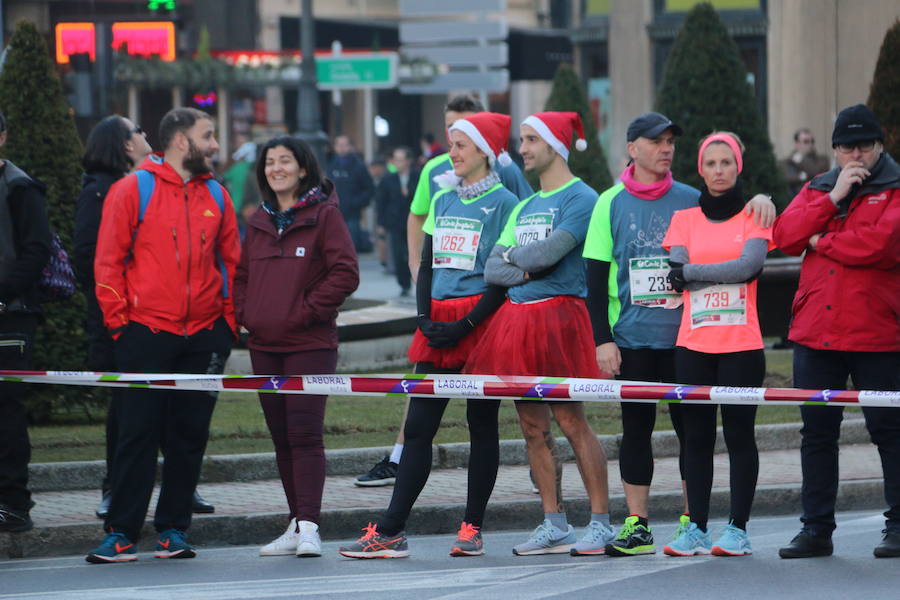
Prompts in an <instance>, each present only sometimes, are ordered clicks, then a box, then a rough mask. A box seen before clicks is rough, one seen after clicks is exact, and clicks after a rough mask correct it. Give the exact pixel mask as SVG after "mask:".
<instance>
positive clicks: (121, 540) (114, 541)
mask: <svg viewBox="0 0 900 600" xmlns="http://www.w3.org/2000/svg"><path fill="white" fill-rule="evenodd" d="M137 559H138V557H137V550H136V549H135V547H134V542H132V541H131V540H129V539H128V538H127V537H125V534H124V533H118V532H116V531H113V532H111V533H107V534H106V537H105V538H103V541H102V542H101V543H100V545H99V546H97V547H96V548H94V549H93V550H91V551H90V552H88V555H87V556H85V557H84V560H86V561H88V562H89V563H94V564H95V565H102V564H105V563H117V562H133V561H135V560H137Z"/></svg>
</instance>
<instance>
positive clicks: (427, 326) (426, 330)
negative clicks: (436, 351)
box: [416, 315, 440, 340]
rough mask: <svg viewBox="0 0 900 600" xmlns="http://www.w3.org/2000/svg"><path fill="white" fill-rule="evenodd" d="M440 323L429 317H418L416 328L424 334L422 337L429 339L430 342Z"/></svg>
mask: <svg viewBox="0 0 900 600" xmlns="http://www.w3.org/2000/svg"><path fill="white" fill-rule="evenodd" d="M438 325H440V324H439V323H435V322H434V321H432V320H431V319H429V318H428V317H426V316H424V315H419V316H418V317H416V326H417V327H418V328H419V331H421V332H422V335H424V336H425V337H427V338H428V339H429V340H430V339H431V336H432V335H434V333H435V332H436V331H437V330H438Z"/></svg>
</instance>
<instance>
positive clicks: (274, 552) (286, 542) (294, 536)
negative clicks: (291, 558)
mask: <svg viewBox="0 0 900 600" xmlns="http://www.w3.org/2000/svg"><path fill="white" fill-rule="evenodd" d="M304 522H305V521H304ZM299 541H300V529H299V527H298V526H297V519H291V522H290V523H289V524H288V527H287V529H286V530H285V532H284V533H282V534H281V536H280V537H279V538H278V539H276V540H275V541H273V542H270V543H268V544H266V545H265V546H263V547H262V548H260V549H259V555H260V556H286V555H288V554H293V553H294V552H296V550H297V543H298V542H299Z"/></svg>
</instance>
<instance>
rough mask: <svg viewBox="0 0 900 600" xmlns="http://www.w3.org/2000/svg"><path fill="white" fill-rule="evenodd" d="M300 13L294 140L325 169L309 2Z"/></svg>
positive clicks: (314, 43) (307, 1) (311, 12)
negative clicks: (295, 138)
mask: <svg viewBox="0 0 900 600" xmlns="http://www.w3.org/2000/svg"><path fill="white" fill-rule="evenodd" d="M301 11H302V12H301V13H300V52H301V53H302V54H303V62H302V63H301V65H300V66H301V69H300V85H299V87H298V89H297V129H298V131H297V133H296V136H297V137H298V138H300V139H301V140H303V141H304V142H306V143H307V144H309V145H310V147H311V148H312V150H313V152H314V153H315V155H316V158H318V160H319V164H320V165H322V167H323V168H324V167H325V148H326V146H327V145H328V137H327V136H326V135H325V132H323V131H322V129H321V125H322V113H321V111H320V109H319V89H318V85H317V84H318V80H317V78H316V27H315V20H314V19H313V10H312V0H303V3H302V8H301Z"/></svg>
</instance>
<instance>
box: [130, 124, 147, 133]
mask: <svg viewBox="0 0 900 600" xmlns="http://www.w3.org/2000/svg"><path fill="white" fill-rule="evenodd" d="M131 133H132V134H135V133H137V134H139V135H147V132H146V131H144V128H143V127H141V126H140V125H135V126H134V129H132V130H131Z"/></svg>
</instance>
